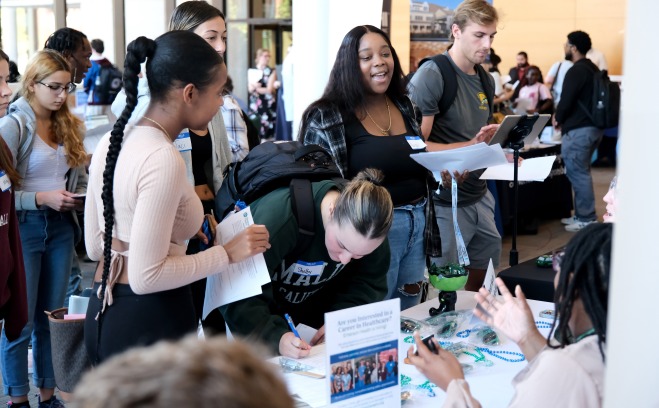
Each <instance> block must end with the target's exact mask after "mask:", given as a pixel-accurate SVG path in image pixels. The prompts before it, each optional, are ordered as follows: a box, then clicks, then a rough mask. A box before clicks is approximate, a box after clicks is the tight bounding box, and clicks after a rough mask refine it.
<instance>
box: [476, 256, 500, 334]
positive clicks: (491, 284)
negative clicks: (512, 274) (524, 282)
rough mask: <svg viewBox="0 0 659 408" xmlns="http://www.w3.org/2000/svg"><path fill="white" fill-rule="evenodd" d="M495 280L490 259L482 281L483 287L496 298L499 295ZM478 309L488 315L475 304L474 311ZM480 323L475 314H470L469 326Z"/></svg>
mask: <svg viewBox="0 0 659 408" xmlns="http://www.w3.org/2000/svg"><path fill="white" fill-rule="evenodd" d="M496 278H497V275H496V274H495V273H494V264H493V263H492V258H490V263H489V264H488V265H487V272H485V279H483V287H484V288H485V289H487V291H488V292H490V293H491V294H492V296H494V297H497V295H498V294H499V288H498V287H497V284H496V282H495V280H496ZM475 309H478V310H480V311H481V312H483V313H484V314H486V315H487V314H488V313H487V311H486V310H485V309H483V308H482V307H481V305H480V304H478V303H476V306H475V307H474V310H475ZM479 322H480V319H479V318H478V317H476V314H475V313H472V315H471V320H470V322H469V324H471V325H475V324H478V323H479Z"/></svg>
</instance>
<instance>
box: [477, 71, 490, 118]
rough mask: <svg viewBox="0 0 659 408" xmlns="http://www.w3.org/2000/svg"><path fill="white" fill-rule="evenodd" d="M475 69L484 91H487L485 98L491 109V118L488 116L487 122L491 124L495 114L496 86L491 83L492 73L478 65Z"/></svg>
mask: <svg viewBox="0 0 659 408" xmlns="http://www.w3.org/2000/svg"><path fill="white" fill-rule="evenodd" d="M475 68H476V72H478V76H479V77H480V79H481V84H482V85H483V90H485V96H486V97H487V105H488V107H489V109H490V116H488V118H487V121H488V122H490V121H491V120H492V116H493V114H494V86H493V85H492V82H490V79H491V78H492V75H490V73H489V72H487V71H486V70H485V68H483V67H482V66H481V65H480V64H476V65H475Z"/></svg>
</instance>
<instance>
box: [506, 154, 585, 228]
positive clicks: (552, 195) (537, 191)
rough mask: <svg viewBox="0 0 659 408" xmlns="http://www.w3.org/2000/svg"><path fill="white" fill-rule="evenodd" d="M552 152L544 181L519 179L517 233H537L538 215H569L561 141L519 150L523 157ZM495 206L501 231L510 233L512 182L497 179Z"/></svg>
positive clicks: (569, 194) (569, 196)
mask: <svg viewBox="0 0 659 408" xmlns="http://www.w3.org/2000/svg"><path fill="white" fill-rule="evenodd" d="M553 155H555V156H556V161H555V162H554V164H553V166H552V170H551V172H550V173H549V177H547V179H546V180H545V181H544V182H537V181H523V182H520V183H519V201H518V213H517V214H518V218H517V220H518V226H517V233H518V234H535V233H537V222H538V220H539V219H557V218H563V217H569V216H570V215H571V211H572V184H570V180H568V178H567V176H566V175H565V165H564V164H563V158H562V157H561V145H554V146H549V147H545V148H538V149H530V150H527V151H523V152H520V156H522V157H523V158H524V159H531V158H534V157H543V156H553ZM496 185H497V192H498V195H499V207H500V212H501V221H502V224H503V227H504V231H505V232H506V233H508V234H511V233H512V225H513V198H514V183H513V182H512V181H497V183H496Z"/></svg>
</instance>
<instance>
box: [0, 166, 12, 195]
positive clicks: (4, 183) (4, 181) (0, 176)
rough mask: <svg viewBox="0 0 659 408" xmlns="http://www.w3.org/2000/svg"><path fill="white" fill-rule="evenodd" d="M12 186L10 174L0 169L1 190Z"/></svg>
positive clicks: (3, 190)
mask: <svg viewBox="0 0 659 408" xmlns="http://www.w3.org/2000/svg"><path fill="white" fill-rule="evenodd" d="M10 188H11V180H9V176H7V174H6V173H5V172H4V171H2V170H0V190H2V192H3V193H4V192H5V191H7V190H9V189H10Z"/></svg>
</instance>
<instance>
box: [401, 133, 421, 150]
mask: <svg viewBox="0 0 659 408" xmlns="http://www.w3.org/2000/svg"><path fill="white" fill-rule="evenodd" d="M405 140H407V144H409V145H410V147H411V148H412V150H419V149H425V148H426V143H425V142H424V141H423V139H421V138H420V137H419V136H405Z"/></svg>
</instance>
